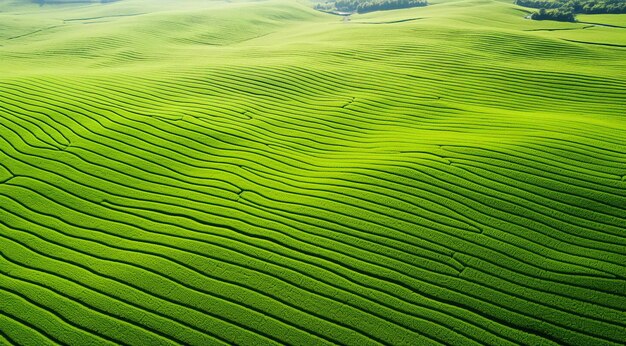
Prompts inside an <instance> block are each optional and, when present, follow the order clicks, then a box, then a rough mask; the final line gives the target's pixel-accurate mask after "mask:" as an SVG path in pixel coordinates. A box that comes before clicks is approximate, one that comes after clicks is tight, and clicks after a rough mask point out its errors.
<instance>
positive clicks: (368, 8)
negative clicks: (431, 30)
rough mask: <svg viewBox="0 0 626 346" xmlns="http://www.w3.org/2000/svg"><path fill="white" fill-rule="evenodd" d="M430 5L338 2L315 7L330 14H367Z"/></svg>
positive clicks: (397, 0) (417, 0) (394, 0)
mask: <svg viewBox="0 0 626 346" xmlns="http://www.w3.org/2000/svg"><path fill="white" fill-rule="evenodd" d="M426 5H428V1H427V0H337V1H327V2H325V3H323V4H321V3H320V4H317V5H315V9H317V10H320V11H329V12H333V11H334V12H347V13H354V12H356V13H367V12H374V11H384V10H397V9H401V8H409V7H419V6H426Z"/></svg>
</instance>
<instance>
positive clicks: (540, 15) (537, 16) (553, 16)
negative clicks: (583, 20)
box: [530, 8, 576, 22]
mask: <svg viewBox="0 0 626 346" xmlns="http://www.w3.org/2000/svg"><path fill="white" fill-rule="evenodd" d="M530 19H534V20H558V21H561V22H574V21H576V15H574V13H573V12H571V11H564V10H561V9H560V8H553V9H548V10H546V9H545V8H541V9H539V11H537V12H534V13H532V14H531V15H530Z"/></svg>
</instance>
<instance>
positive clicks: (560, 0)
mask: <svg viewBox="0 0 626 346" xmlns="http://www.w3.org/2000/svg"><path fill="white" fill-rule="evenodd" d="M515 4H517V5H520V6H524V7H531V8H537V9H539V11H538V12H535V13H533V14H531V18H532V19H538V20H542V19H553V20H562V21H575V20H576V14H577V13H585V14H598V13H626V0H515ZM541 10H543V11H541Z"/></svg>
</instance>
